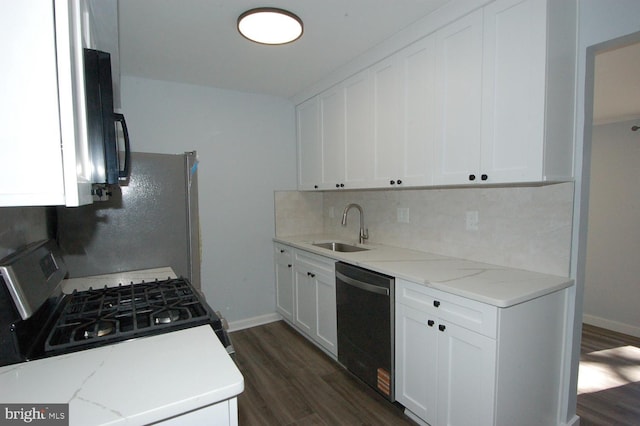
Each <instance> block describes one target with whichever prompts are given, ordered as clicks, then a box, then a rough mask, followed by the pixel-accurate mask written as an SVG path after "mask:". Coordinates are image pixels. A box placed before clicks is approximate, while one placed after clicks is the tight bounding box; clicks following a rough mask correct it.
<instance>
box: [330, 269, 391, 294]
mask: <svg viewBox="0 0 640 426" xmlns="http://www.w3.org/2000/svg"><path fill="white" fill-rule="evenodd" d="M336 277H337V278H338V279H339V280H340V281H342V282H343V283H345V284H348V285H350V286H353V287H357V288H359V289H361V290H364V291H369V292H371V293H377V294H384V295H385V296H388V295H389V289H388V288H384V287H378V286H377V285H373V284H369V283H365V282H362V281H358V280H355V279H353V278H350V277H347V276H346V275H344V274H341V273H340V272H336Z"/></svg>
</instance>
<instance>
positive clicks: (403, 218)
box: [397, 207, 409, 223]
mask: <svg viewBox="0 0 640 426" xmlns="http://www.w3.org/2000/svg"><path fill="white" fill-rule="evenodd" d="M397 214H398V223H409V208H408V207H398V209H397Z"/></svg>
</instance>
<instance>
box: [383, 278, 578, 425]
mask: <svg viewBox="0 0 640 426" xmlns="http://www.w3.org/2000/svg"><path fill="white" fill-rule="evenodd" d="M566 297H567V296H566V292H565V291H558V292H555V293H551V294H549V295H545V296H541V297H538V298H536V299H533V300H531V301H528V302H523V303H520V304H517V305H514V306H512V307H508V308H498V307H495V306H492V305H488V304H485V303H481V302H477V301H473V300H470V299H466V298H464V297H460V296H456V295H452V294H450V293H446V292H442V291H439V290H435V289H432V288H428V287H426V286H424V285H421V284H416V283H412V282H408V281H404V280H402V279H396V317H395V319H396V326H395V327H396V328H395V330H396V399H397V400H398V402H400V403H401V404H402V405H404V407H405V408H406V409H407V414H408V415H410V416H411V417H413V418H414V419H416V420H418V421H422V422H425V423H427V424H429V425H432V426H439V425H455V426H461V425H479V426H482V425H505V426H506V425H516V424H531V425H555V424H559V421H558V407H559V401H560V400H561V398H562V389H561V386H560V380H559V379H560V376H561V372H562V348H563V336H564V331H563V330H564V327H563V316H564V312H565V306H566V300H567V299H566Z"/></svg>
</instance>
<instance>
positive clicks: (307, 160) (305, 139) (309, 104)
mask: <svg viewBox="0 0 640 426" xmlns="http://www.w3.org/2000/svg"><path fill="white" fill-rule="evenodd" d="M296 125H297V139H298V189H301V190H309V189H320V186H321V184H322V140H321V139H320V107H319V99H318V97H313V98H311V99H309V100H308V101H306V102H303V103H302V104H300V105H298V106H297V107H296Z"/></svg>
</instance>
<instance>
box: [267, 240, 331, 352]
mask: <svg viewBox="0 0 640 426" xmlns="http://www.w3.org/2000/svg"><path fill="white" fill-rule="evenodd" d="M274 247H275V269H276V304H277V305H276V308H277V310H278V312H279V313H280V314H281V315H282V316H283V318H285V320H287V321H288V322H290V323H291V324H292V325H293V326H294V327H295V328H296V329H298V330H299V331H300V332H302V333H303V334H305V335H306V336H307V337H308V338H309V339H311V340H312V341H313V342H315V343H316V344H317V345H319V346H320V347H322V348H323V349H325V350H326V351H327V352H329V353H330V354H333V355H334V356H337V353H338V351H337V347H338V345H337V341H338V332H337V318H336V278H335V266H334V265H335V261H334V260H333V259H329V258H326V257H323V256H318V255H315V254H312V253H308V252H305V251H303V250H297V249H294V248H292V247H290V246H286V245H282V244H275V245H274Z"/></svg>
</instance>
